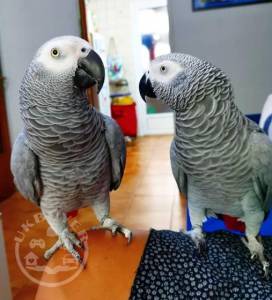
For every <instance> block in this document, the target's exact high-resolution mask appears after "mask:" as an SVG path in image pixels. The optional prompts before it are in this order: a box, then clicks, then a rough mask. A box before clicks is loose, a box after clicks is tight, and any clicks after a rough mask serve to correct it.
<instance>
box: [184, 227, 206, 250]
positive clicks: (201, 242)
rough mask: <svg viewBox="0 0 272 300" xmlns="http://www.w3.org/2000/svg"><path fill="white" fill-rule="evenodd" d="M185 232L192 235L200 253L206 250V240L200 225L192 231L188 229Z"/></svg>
mask: <svg viewBox="0 0 272 300" xmlns="http://www.w3.org/2000/svg"><path fill="white" fill-rule="evenodd" d="M185 233H186V234H187V235H189V236H190V237H191V239H192V240H193V242H194V243H195V245H196V248H197V249H198V251H199V253H200V254H202V253H205V252H206V250H207V249H206V241H205V238H204V234H203V232H202V229H201V228H200V227H196V228H194V229H192V230H190V231H186V232H185Z"/></svg>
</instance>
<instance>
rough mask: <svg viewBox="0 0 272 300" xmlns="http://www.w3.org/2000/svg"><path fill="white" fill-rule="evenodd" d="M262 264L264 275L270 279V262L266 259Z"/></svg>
mask: <svg viewBox="0 0 272 300" xmlns="http://www.w3.org/2000/svg"><path fill="white" fill-rule="evenodd" d="M262 265H263V270H264V277H265V278H266V279H268V277H269V266H270V264H269V262H268V261H264V262H262Z"/></svg>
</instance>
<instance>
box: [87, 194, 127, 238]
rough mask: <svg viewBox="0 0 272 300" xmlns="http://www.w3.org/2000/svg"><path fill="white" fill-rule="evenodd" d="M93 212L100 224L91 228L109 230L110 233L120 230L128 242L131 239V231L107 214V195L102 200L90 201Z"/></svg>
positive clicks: (113, 233)
mask: <svg viewBox="0 0 272 300" xmlns="http://www.w3.org/2000/svg"><path fill="white" fill-rule="evenodd" d="M92 208H93V210H94V213H95V215H96V217H97V219H98V221H99V222H100V225H98V226H93V227H91V230H97V229H106V230H110V231H111V233H112V235H115V234H116V233H117V232H120V233H121V234H123V235H124V237H125V238H126V239H127V241H128V243H130V241H131V239H132V232H131V230H129V229H128V228H126V227H124V226H123V225H121V224H119V223H118V222H117V221H115V220H114V219H112V218H111V217H110V216H109V196H107V197H106V199H105V200H104V201H96V202H94V203H92Z"/></svg>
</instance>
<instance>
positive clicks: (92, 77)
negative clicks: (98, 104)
mask: <svg viewBox="0 0 272 300" xmlns="http://www.w3.org/2000/svg"><path fill="white" fill-rule="evenodd" d="M104 80H105V68H104V65H103V62H102V59H101V57H100V56H99V55H98V54H97V53H96V52H95V51H94V50H91V51H90V52H89V54H88V55H87V56H86V57H84V58H80V59H79V60H78V67H77V69H76V72H75V76H74V83H75V85H76V86H77V87H78V88H79V89H87V88H90V87H92V86H94V85H95V84H97V93H99V92H100V90H101V88H102V86H103V83H104Z"/></svg>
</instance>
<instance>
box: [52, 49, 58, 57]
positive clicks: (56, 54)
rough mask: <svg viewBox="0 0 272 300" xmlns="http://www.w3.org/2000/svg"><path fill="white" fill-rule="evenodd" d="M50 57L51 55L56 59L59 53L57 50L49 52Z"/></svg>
mask: <svg viewBox="0 0 272 300" xmlns="http://www.w3.org/2000/svg"><path fill="white" fill-rule="evenodd" d="M51 55H52V56H53V57H58V56H59V55H60V52H59V50H58V49H57V48H53V49H52V50H51Z"/></svg>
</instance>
